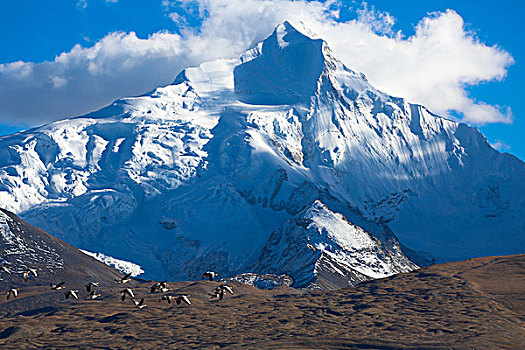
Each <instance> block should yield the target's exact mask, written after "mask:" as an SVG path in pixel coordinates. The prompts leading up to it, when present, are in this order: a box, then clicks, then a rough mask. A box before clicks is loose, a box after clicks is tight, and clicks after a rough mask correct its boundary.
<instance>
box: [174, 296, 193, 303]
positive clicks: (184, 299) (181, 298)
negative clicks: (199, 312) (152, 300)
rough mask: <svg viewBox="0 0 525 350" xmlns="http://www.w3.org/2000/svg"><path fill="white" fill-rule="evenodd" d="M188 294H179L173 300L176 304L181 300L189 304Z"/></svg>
mask: <svg viewBox="0 0 525 350" xmlns="http://www.w3.org/2000/svg"><path fill="white" fill-rule="evenodd" d="M189 297H190V295H189V294H188V295H181V296H180V297H178V298H177V299H176V300H175V301H176V302H177V305H179V304H180V303H181V302H182V301H183V302H185V303H186V304H188V305H191V301H190V299H189Z"/></svg>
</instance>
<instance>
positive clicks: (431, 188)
mask: <svg viewBox="0 0 525 350" xmlns="http://www.w3.org/2000/svg"><path fill="white" fill-rule="evenodd" d="M523 179H525V164H524V163H523V162H522V161H520V160H518V159H517V158H515V157H513V156H511V155H509V154H501V153H499V152H497V151H496V150H494V149H493V148H491V147H490V145H489V144H488V142H487V141H486V139H485V138H484V137H483V135H481V134H480V133H479V132H478V131H477V130H476V129H475V128H472V127H469V126H468V125H465V124H461V123H457V122H454V121H451V120H448V119H445V118H441V117H439V116H436V115H434V114H432V113H431V112H430V111H428V110H427V109H426V108H424V107H423V106H419V105H414V104H411V103H409V102H408V101H406V100H404V99H402V98H397V97H392V96H389V95H386V94H384V93H382V92H380V91H378V90H376V89H375V88H374V87H373V86H371V85H370V83H369V82H368V81H367V80H366V77H365V76H364V75H362V74H360V73H358V72H354V71H352V70H351V69H349V68H347V67H346V66H345V65H344V64H343V63H342V62H340V61H339V60H337V58H335V57H334V55H333V53H332V52H331V51H330V49H329V48H328V46H327V45H326V43H325V42H324V41H323V40H322V39H319V38H316V37H314V36H312V35H310V34H308V32H307V31H305V30H302V29H301V30H298V29H296V28H294V27H293V26H292V25H291V24H289V23H288V22H285V23H284V24H281V25H280V26H278V27H277V28H276V30H275V31H274V33H273V34H272V35H270V36H269V37H268V38H267V39H266V40H264V41H263V42H261V43H259V44H258V45H256V46H254V48H253V49H251V50H249V51H247V52H246V53H245V54H244V55H243V56H241V57H240V58H236V59H229V60H218V61H215V62H208V63H204V64H202V65H201V66H199V67H195V68H188V69H185V70H184V71H182V72H181V73H180V74H179V75H178V76H177V77H176V79H175V81H174V83H173V84H172V85H169V86H166V87H161V88H158V89H155V90H154V91H152V92H150V93H147V94H145V95H143V96H138V97H130V98H124V99H120V100H118V101H115V102H114V103H113V104H112V105H110V106H108V107H105V108H102V109H101V110H99V111H97V112H94V113H91V114H88V115H86V116H82V117H78V118H73V119H67V120H63V121H59V122H55V123H51V124H49V125H45V126H42V127H39V128H35V129H32V130H28V131H24V132H20V133H16V134H13V135H9V136H4V137H1V138H0V202H1V203H2V205H3V206H5V207H6V208H7V209H9V210H12V211H15V212H17V213H18V214H19V215H21V216H22V217H23V218H24V219H25V220H27V221H28V222H30V223H32V224H34V225H35V226H38V227H41V228H43V229H45V230H46V231H48V232H50V233H52V234H55V235H57V236H58V237H60V238H62V239H64V240H66V241H67V242H69V243H71V244H74V245H76V246H78V247H80V248H83V249H86V250H88V251H96V252H101V254H104V255H107V256H118V257H121V258H122V259H124V260H129V261H134V262H136V264H138V265H140V267H141V268H142V269H143V270H144V276H146V277H147V278H152V279H157V280H164V279H170V280H174V279H195V278H200V274H201V273H202V271H206V270H214V271H218V272H219V273H220V274H221V277H228V276H230V277H231V276H235V275H238V274H240V273H245V272H254V273H259V274H265V273H273V274H288V275H290V276H291V277H292V279H293V280H294V281H295V283H298V284H299V285H304V286H312V285H316V284H317V285H319V284H321V285H325V286H326V285H331V286H332V285H338V286H339V285H346V284H347V283H351V284H352V283H356V282H358V281H361V280H364V279H368V278H375V277H382V276H387V275H390V274H392V273H396V272H402V271H409V270H411V269H413V268H415V267H416V265H415V264H414V262H416V263H425V261H428V259H427V258H426V257H428V256H429V255H428V254H426V253H422V252H427V253H429V254H430V256H433V257H434V259H436V260H437V261H443V260H456V259H463V258H468V257H474V256H483V255H501V254H513V253H523V240H524V232H525V215H524V214H525V213H524V212H523V211H524V210H525V209H524V208H525V181H523ZM409 248H410V249H409ZM417 251H421V252H419V253H418V252H417ZM407 255H408V256H407ZM411 260H412V261H411ZM136 271H138V270H136Z"/></svg>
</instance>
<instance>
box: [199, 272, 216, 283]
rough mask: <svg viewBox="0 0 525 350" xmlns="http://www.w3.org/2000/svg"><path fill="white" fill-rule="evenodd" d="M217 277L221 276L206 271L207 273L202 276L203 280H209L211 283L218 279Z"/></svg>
mask: <svg viewBox="0 0 525 350" xmlns="http://www.w3.org/2000/svg"><path fill="white" fill-rule="evenodd" d="M217 276H219V274H218V273H217V272H213V271H206V272H205V273H203V274H202V278H201V279H205V278H208V279H209V280H210V281H213V280H214V279H215V277H217Z"/></svg>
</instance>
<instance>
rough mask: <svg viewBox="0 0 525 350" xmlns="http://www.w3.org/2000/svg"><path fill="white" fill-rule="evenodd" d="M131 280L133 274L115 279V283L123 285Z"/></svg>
mask: <svg viewBox="0 0 525 350" xmlns="http://www.w3.org/2000/svg"><path fill="white" fill-rule="evenodd" d="M130 279H131V272H130V273H128V274H126V275H125V276H124V277H122V278H121V279H117V278H115V279H114V281H115V282H117V283H121V284H122V283H128V282H129V280H130Z"/></svg>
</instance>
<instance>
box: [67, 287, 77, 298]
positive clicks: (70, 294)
mask: <svg viewBox="0 0 525 350" xmlns="http://www.w3.org/2000/svg"><path fill="white" fill-rule="evenodd" d="M77 293H78V289H71V290H68V291H67V292H65V293H64V295H65V296H66V299H69V298H70V297H73V298H75V299H78V295H77Z"/></svg>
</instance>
